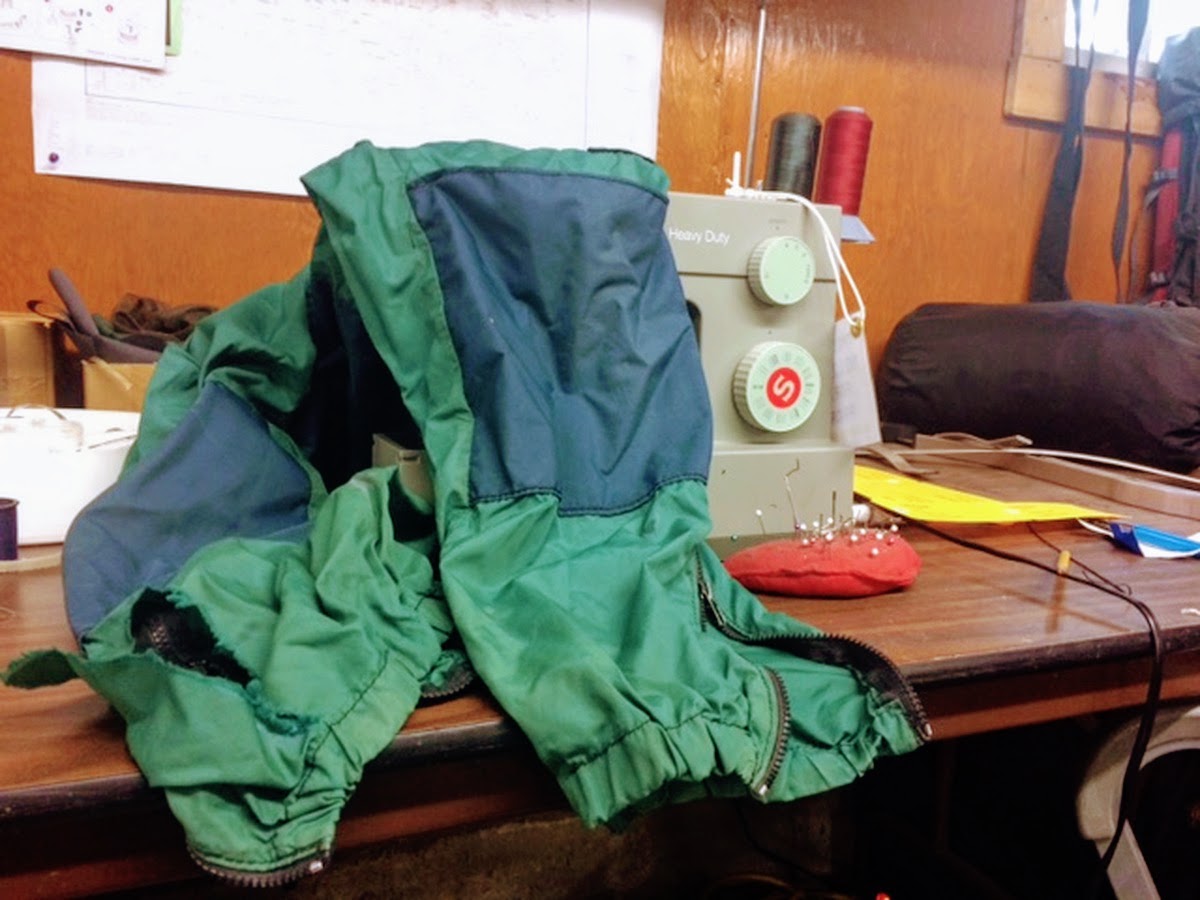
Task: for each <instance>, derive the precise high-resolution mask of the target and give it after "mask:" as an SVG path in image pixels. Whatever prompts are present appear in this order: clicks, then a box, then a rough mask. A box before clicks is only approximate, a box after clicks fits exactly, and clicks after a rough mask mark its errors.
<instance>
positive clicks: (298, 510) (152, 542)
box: [63, 384, 311, 638]
mask: <svg viewBox="0 0 1200 900" xmlns="http://www.w3.org/2000/svg"><path fill="white" fill-rule="evenodd" d="M310 494H311V483H310V481H309V478H308V475H307V473H306V472H305V471H304V469H303V468H301V466H300V465H299V464H298V463H297V462H296V461H295V460H294V459H292V458H291V457H290V456H289V455H288V454H287V452H286V451H285V450H284V449H283V448H282V447H280V446H279V445H278V444H277V443H275V441H274V439H273V438H272V437H271V435H270V433H269V431H268V430H267V426H266V423H264V422H263V420H262V418H261V417H260V416H259V415H258V414H257V413H256V412H255V411H254V410H253V409H251V407H250V406H249V404H247V403H246V402H245V401H244V400H242V399H240V398H239V397H237V396H235V395H234V394H233V393H231V392H230V391H229V390H228V389H226V388H224V387H222V386H221V385H219V384H209V385H208V386H206V387H205V388H204V390H203V392H202V393H201V394H200V399H199V400H197V401H196V404H195V405H194V406H193V407H192V409H191V410H190V411H189V412H188V414H187V416H186V418H184V420H183V421H182V422H181V423H180V424H179V426H178V427H177V428H176V429H175V431H173V432H172V433H171V435H170V437H169V438H168V439H167V440H166V441H165V442H164V443H163V444H162V446H160V447H159V448H158V450H157V451H156V452H155V453H154V454H152V455H150V456H148V457H146V458H145V459H143V460H141V461H140V462H139V463H138V464H137V465H136V466H134V467H133V468H131V469H130V470H128V471H127V472H125V473H124V474H123V475H122V476H121V479H120V480H119V481H118V482H117V483H116V484H115V485H113V486H112V487H111V488H109V489H108V490H107V491H105V492H104V493H103V494H101V495H100V496H99V497H97V498H96V499H95V500H94V501H92V503H91V504H90V505H89V506H87V507H86V508H85V509H84V510H83V511H82V512H81V513H80V514H79V516H78V517H77V518H76V519H75V521H74V523H72V525H71V529H70V531H69V532H68V533H67V537H66V541H65V543H64V545H63V581H64V585H65V588H66V596H67V617H68V619H69V620H70V622H71V628H72V630H73V631H74V632H75V636H76V638H82V637H83V636H84V635H86V634H87V632H88V631H89V630H90V629H91V628H92V627H93V626H94V625H96V624H97V623H98V622H100V620H101V619H103V618H104V617H105V616H106V615H107V614H108V613H109V612H111V611H112V610H113V609H114V608H115V607H116V606H117V605H119V604H120V603H121V601H123V600H124V599H125V598H126V597H128V596H129V595H130V594H132V593H133V592H134V591H139V590H141V589H143V588H146V587H151V588H160V589H161V588H163V587H165V586H166V585H167V583H168V582H169V581H170V580H171V578H172V577H173V576H174V575H175V573H176V572H177V571H178V570H179V569H180V567H182V566H183V564H184V563H185V562H186V561H187V560H188V559H189V558H190V557H191V556H192V554H193V553H195V552H196V551H197V550H199V549H200V548H201V547H204V546H205V545H207V544H209V543H211V542H212V541H215V540H218V539H220V538H225V537H232V536H239V537H274V538H276V539H279V540H288V541H298V540H301V539H303V537H304V535H305V533H306V532H307V525H308V502H309V497H310Z"/></svg>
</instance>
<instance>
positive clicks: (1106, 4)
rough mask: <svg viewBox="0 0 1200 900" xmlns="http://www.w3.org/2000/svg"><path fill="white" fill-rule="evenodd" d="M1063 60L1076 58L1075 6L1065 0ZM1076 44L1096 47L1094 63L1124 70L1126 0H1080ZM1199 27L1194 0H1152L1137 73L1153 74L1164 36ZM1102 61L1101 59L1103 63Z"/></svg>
mask: <svg viewBox="0 0 1200 900" xmlns="http://www.w3.org/2000/svg"><path fill="white" fill-rule="evenodd" d="M1066 5H1067V15H1066V30H1065V33H1064V35H1063V61H1064V62H1068V63H1069V62H1073V61H1074V58H1075V5H1074V4H1073V3H1071V2H1070V0H1067V4H1066ZM1079 12H1080V16H1079V19H1080V22H1079V44H1080V49H1081V50H1084V51H1086V50H1087V49H1088V48H1089V47H1095V50H1096V65H1102V66H1103V67H1104V68H1106V69H1107V68H1110V67H1113V68H1116V69H1117V70H1119V71H1122V72H1123V71H1125V59H1126V57H1127V55H1128V53H1127V50H1128V38H1127V37H1126V33H1125V32H1126V26H1127V24H1128V13H1129V3H1128V0H1099V2H1098V3H1097V2H1095V0H1082V2H1081V3H1080V10H1079ZM1197 26H1200V4H1197V3H1196V0H1151V2H1150V17H1149V19H1148V21H1147V22H1146V36H1145V38H1144V39H1143V40H1142V46H1141V48H1140V51H1139V53H1138V63H1139V74H1142V75H1153V71H1154V63H1157V62H1158V60H1159V58H1160V57H1161V56H1162V52H1163V48H1164V47H1165V46H1166V45H1167V39H1168V38H1170V37H1173V36H1175V35H1178V34H1183V33H1185V32H1186V31H1188V30H1189V29H1191V28H1195V27H1197ZM1102 60H1103V62H1102Z"/></svg>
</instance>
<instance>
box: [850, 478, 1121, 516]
mask: <svg viewBox="0 0 1200 900" xmlns="http://www.w3.org/2000/svg"><path fill="white" fill-rule="evenodd" d="M854 492H855V493H856V494H860V495H862V496H863V497H866V498H867V499H868V500H869V501H871V502H872V503H874V504H875V505H876V506H880V507H882V508H884V509H889V510H891V511H892V512H894V513H899V514H900V515H902V516H907V517H908V518H910V519H916V520H918V521H921V522H964V523H965V522H970V523H977V524H1005V523H1011V522H1050V521H1055V520H1058V519H1119V518H1121V515H1120V514H1118V513H1112V512H1103V511H1101V510H1097V509H1089V508H1088V507H1086V506H1077V505H1075V504H1074V503H1041V502H1036V501H1016V502H1012V501H1007V500H995V499H993V498H991V497H983V496H981V495H979V494H971V493H968V492H967V491H957V490H954V489H953V488H947V487H941V486H939V485H936V484H929V483H928V482H925V481H918V480H917V479H915V478H909V477H907V476H905V475H900V474H897V473H895V472H885V471H883V470H882V469H876V468H873V467H871V466H855V467H854Z"/></svg>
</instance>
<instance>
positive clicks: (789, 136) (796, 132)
mask: <svg viewBox="0 0 1200 900" xmlns="http://www.w3.org/2000/svg"><path fill="white" fill-rule="evenodd" d="M820 140H821V122H820V120H819V119H818V118H817V117H816V116H812V115H809V114H808V113H784V114H783V115H780V116H776V117H775V120H774V121H773V122H772V123H771V143H770V145H769V147H768V150H767V175H766V178H765V179H764V182H763V187H765V188H766V189H767V190H768V191H787V192H788V193H790V194H799V195H800V196H801V197H809V198H811V197H812V191H813V177H814V175H815V174H816V170H817V147H818V145H819V144H820Z"/></svg>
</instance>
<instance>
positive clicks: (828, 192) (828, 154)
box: [813, 106, 871, 216]
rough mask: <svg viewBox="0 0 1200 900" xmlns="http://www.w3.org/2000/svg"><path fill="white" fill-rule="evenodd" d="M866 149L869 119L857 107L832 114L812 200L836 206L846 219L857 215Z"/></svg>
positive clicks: (822, 144)
mask: <svg viewBox="0 0 1200 900" xmlns="http://www.w3.org/2000/svg"><path fill="white" fill-rule="evenodd" d="M870 147H871V119H870V117H869V116H868V115H867V114H866V112H865V111H864V110H862V109H860V108H859V107H857V106H843V107H841V108H840V109H837V110H835V111H834V112H833V114H832V115H830V116H829V118H828V119H826V120H825V128H824V134H823V137H822V140H821V159H820V164H819V165H818V167H817V187H816V190H815V191H814V193H813V199H814V200H815V201H816V202H817V203H830V204H833V205H834V206H840V207H841V208H842V212H844V213H845V214H846V215H848V216H856V215H858V208H859V205H860V204H861V203H862V191H863V180H864V179H865V177H866V174H867V151H868V150H869V149H870Z"/></svg>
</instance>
